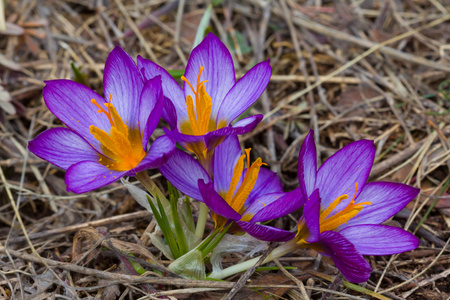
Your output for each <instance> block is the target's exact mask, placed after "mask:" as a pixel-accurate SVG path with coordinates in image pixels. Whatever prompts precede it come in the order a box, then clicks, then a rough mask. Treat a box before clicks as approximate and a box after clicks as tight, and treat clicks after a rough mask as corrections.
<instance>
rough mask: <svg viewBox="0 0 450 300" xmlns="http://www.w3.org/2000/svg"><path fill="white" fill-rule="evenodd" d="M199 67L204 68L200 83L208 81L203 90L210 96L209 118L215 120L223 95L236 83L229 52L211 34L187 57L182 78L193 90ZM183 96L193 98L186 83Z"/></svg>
mask: <svg viewBox="0 0 450 300" xmlns="http://www.w3.org/2000/svg"><path fill="white" fill-rule="evenodd" d="M200 67H204V70H203V73H202V75H201V78H200V81H203V80H208V82H206V83H205V89H206V92H207V93H208V94H209V96H211V99H212V104H213V107H212V113H211V116H212V117H213V118H215V117H216V116H217V112H218V111H219V107H220V105H221V103H222V101H223V100H224V98H225V95H226V94H227V93H228V91H229V90H230V89H231V88H232V87H233V86H234V84H235V83H236V76H235V74H234V64H233V59H232V58H231V55H230V52H229V51H228V49H227V47H225V45H224V44H223V43H222V42H221V41H220V39H219V38H217V37H216V36H215V35H214V34H212V33H209V34H208V35H207V36H206V37H205V38H204V39H203V41H202V42H201V43H200V44H199V45H198V46H197V47H195V48H194V49H193V50H192V52H191V55H190V56H189V60H188V63H187V66H186V72H185V74H184V76H185V77H186V79H187V80H188V81H189V82H190V83H191V84H192V85H193V86H194V88H195V86H196V83H197V78H198V74H199V72H200ZM184 94H185V96H187V95H191V96H192V97H193V93H192V90H191V88H190V87H189V86H188V85H187V84H186V83H184ZM193 98H194V97H193ZM185 99H186V97H184V100H185ZM194 99H195V98H194ZM185 110H186V108H185Z"/></svg>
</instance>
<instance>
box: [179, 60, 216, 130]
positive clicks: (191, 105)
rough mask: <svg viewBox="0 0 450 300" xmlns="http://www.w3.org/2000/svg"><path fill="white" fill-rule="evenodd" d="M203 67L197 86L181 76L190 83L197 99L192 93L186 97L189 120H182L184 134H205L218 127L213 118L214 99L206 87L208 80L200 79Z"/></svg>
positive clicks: (181, 127)
mask: <svg viewBox="0 0 450 300" xmlns="http://www.w3.org/2000/svg"><path fill="white" fill-rule="evenodd" d="M203 69H204V68H203V66H201V67H200V71H199V72H198V77H197V85H196V87H195V88H194V86H193V85H192V84H191V83H190V82H189V80H187V78H186V77H184V76H181V80H183V81H184V82H186V83H187V84H188V85H189V87H190V88H191V90H192V93H193V94H194V97H195V100H194V99H193V98H192V96H191V95H187V97H186V109H187V115H188V120H185V121H183V122H181V125H180V131H181V132H182V133H184V134H190V135H204V134H206V133H208V132H209V131H214V130H216V127H217V124H216V121H215V120H213V119H211V112H212V99H211V97H210V96H209V95H208V93H207V92H206V89H205V83H207V82H208V80H203V81H200V77H201V75H202V72H203ZM194 101H195V102H194ZM223 127H224V126H223Z"/></svg>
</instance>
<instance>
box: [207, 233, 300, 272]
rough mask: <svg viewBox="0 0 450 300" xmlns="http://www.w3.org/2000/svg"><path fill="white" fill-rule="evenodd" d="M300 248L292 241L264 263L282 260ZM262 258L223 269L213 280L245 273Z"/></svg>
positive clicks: (277, 249)
mask: <svg viewBox="0 0 450 300" xmlns="http://www.w3.org/2000/svg"><path fill="white" fill-rule="evenodd" d="M298 248H299V245H297V244H296V242H295V240H291V241H289V242H287V243H285V244H283V245H281V246H279V247H277V248H275V249H273V250H272V252H270V254H269V255H268V256H267V257H266V259H265V260H264V261H263V262H262V265H263V264H266V263H268V262H271V261H272V260H274V259H277V258H280V257H282V256H284V255H286V254H288V253H290V252H292V251H294V250H296V249H298ZM260 257H261V256H258V257H255V258H252V259H249V260H247V261H244V262H242V263H239V264H236V265H234V266H231V267H228V268H226V269H223V270H222V271H220V272H217V273H215V274H214V277H211V279H224V278H227V277H230V276H232V275H234V274H237V273H240V272H245V271H246V270H248V269H250V268H251V267H253V266H254V265H255V264H256V263H257V262H258V260H259V258H260Z"/></svg>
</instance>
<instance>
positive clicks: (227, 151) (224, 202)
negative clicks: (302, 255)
mask: <svg viewBox="0 0 450 300" xmlns="http://www.w3.org/2000/svg"><path fill="white" fill-rule="evenodd" d="M245 152H246V153H245V154H242V152H241V148H240V146H239V140H238V138H237V137H236V136H230V137H229V138H228V139H227V140H225V141H224V142H223V143H221V144H220V145H219V146H217V148H216V150H215V153H214V155H213V170H214V177H213V178H214V179H213V180H211V179H210V177H209V175H208V173H207V172H206V170H205V169H204V168H203V167H202V166H201V165H200V164H199V163H198V162H197V161H196V160H195V159H194V158H193V157H191V156H190V155H189V154H187V153H185V152H183V151H181V150H178V149H177V150H176V151H175V152H174V154H173V155H172V157H171V158H170V159H169V160H168V161H167V163H166V164H164V165H163V166H161V167H160V168H159V170H160V172H161V174H162V175H163V176H164V177H165V178H167V179H168V180H169V181H170V182H171V183H172V184H173V185H174V186H175V187H176V188H177V189H178V190H180V191H181V192H183V193H184V194H186V195H188V196H190V197H191V198H194V199H196V200H199V201H202V202H204V203H205V204H206V205H207V206H208V207H209V208H210V209H211V211H212V212H211V216H212V218H213V220H214V222H215V227H216V228H220V227H222V226H224V225H226V224H227V223H229V222H232V221H234V222H235V223H236V225H238V226H235V227H234V228H233V230H237V231H241V230H244V231H247V228H248V227H250V228H251V229H252V232H253V235H255V236H256V237H257V238H259V239H261V240H266V241H287V240H290V239H292V238H293V237H294V236H295V233H291V232H289V231H285V230H281V229H278V228H273V227H270V226H265V225H259V224H256V222H265V221H269V220H272V219H276V218H279V217H281V216H284V215H287V214H288V213H290V212H292V211H294V210H295V209H298V208H299V207H300V206H301V205H302V204H303V203H302V201H301V199H302V198H301V194H300V189H296V190H294V191H292V192H289V193H284V192H283V189H282V185H281V182H280V179H279V178H278V176H277V175H276V174H275V173H274V172H272V171H270V170H268V169H265V168H261V166H262V165H264V163H263V162H262V161H261V158H258V159H257V160H256V161H255V162H254V163H253V164H250V158H249V155H250V149H246V151H245ZM246 156H247V159H245V157H246ZM245 160H246V161H247V167H246V168H245V167H244V161H245Z"/></svg>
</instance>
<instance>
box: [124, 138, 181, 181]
mask: <svg viewBox="0 0 450 300" xmlns="http://www.w3.org/2000/svg"><path fill="white" fill-rule="evenodd" d="M175 149H176V144H175V142H174V141H173V140H172V139H171V138H170V137H168V136H166V135H163V136H160V137H159V138H157V139H156V140H155V141H154V142H153V143H152V144H151V146H150V149H149V150H148V152H147V154H146V155H145V156H144V158H143V159H142V160H141V162H139V164H138V165H137V166H136V168H134V169H132V170H130V171H128V172H127V175H128V176H134V175H135V174H136V173H138V172H141V171H144V170H147V169H155V168H158V167H160V166H162V165H163V164H165V163H166V162H167V161H168V160H169V158H170V157H171V155H172V154H173V152H174V151H175Z"/></svg>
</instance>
